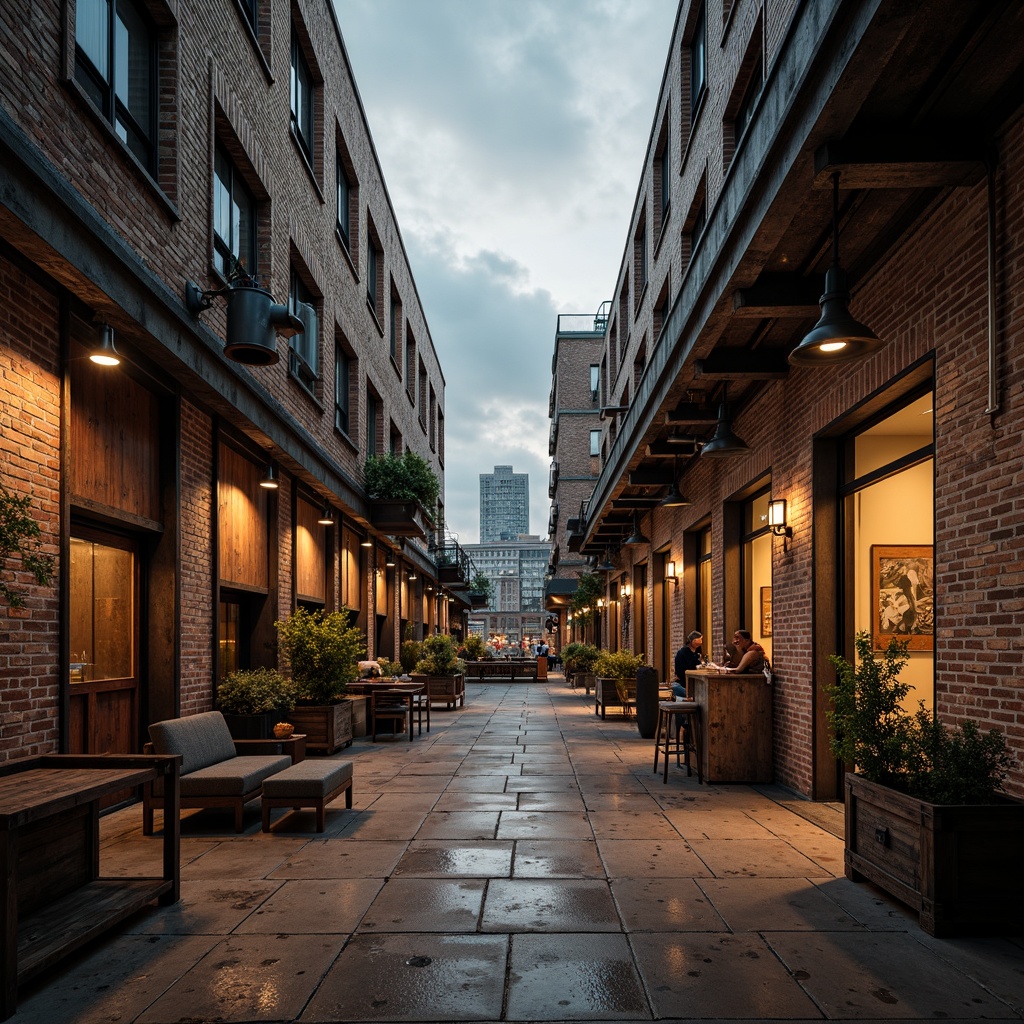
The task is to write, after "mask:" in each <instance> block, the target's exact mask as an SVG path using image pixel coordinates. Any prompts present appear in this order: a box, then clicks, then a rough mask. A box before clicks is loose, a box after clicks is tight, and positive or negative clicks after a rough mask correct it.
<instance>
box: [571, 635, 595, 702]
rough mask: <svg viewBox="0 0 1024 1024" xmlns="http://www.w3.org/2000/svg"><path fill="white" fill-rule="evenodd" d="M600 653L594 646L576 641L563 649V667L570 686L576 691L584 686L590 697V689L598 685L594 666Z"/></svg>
mask: <svg viewBox="0 0 1024 1024" xmlns="http://www.w3.org/2000/svg"><path fill="white" fill-rule="evenodd" d="M600 653H601V652H600V651H599V650H598V649H597V648H596V647H595V646H594V645H593V644H583V643H580V642H579V641H575V640H574V641H573V642H572V643H571V644H566V645H565V646H564V647H563V648H562V665H563V666H564V667H565V674H566V677H567V679H568V680H569V685H570V686H571V687H572V688H573V689H574V690H575V689H576V688H577V687H578V686H581V685H582V686H585V687H586V690H587V694H588V695H589V694H590V688H591V687H592V686H596V685H597V676H595V675H594V666H595V665H596V664H597V657H598V655H599V654H600Z"/></svg>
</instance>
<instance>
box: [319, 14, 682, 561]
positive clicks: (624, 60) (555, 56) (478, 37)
mask: <svg viewBox="0 0 1024 1024" xmlns="http://www.w3.org/2000/svg"><path fill="white" fill-rule="evenodd" d="M334 3H335V7H336V9H337V12H338V21H339V23H340V24H341V30H342V34H343V36H344V38H345V45H346V47H347V48H348V52H349V57H350V59H351V62H352V67H353V70H354V73H355V79H356V83H357V85H358V87H359V92H360V95H361V96H362V100H363V104H364V106H365V108H366V112H367V118H368V120H369V123H370V131H371V134H372V136H373V140H374V144H375V146H376V148H377V152H378V154H379V156H380V161H381V165H382V167H383V169H384V177H385V180H386V182H387V187H388V191H389V192H390V194H391V201H392V203H393V204H394V207H395V211H396V213H397V216H398V223H399V226H400V228H401V231H402V237H403V239H404V241H405V246H406V249H407V250H408V253H409V260H410V263H411V264H412V270H413V276H414V277H415V279H416V286H417V289H418V290H419V294H420V298H421V300H422V302H423V307H424V310H425V313H426V317H427V322H428V324H429V326H430V333H431V336H432V337H433V340H434V345H435V347H436V349H437V352H438V355H439V358H440V360H441V367H442V369H443V372H444V375H445V379H446V385H447V386H446V391H445V406H446V409H445V497H446V506H447V519H448V527H449V529H450V530H451V531H452V532H453V533H454V534H456V536H457V537H458V538H459V539H460V540H461V541H462V542H463V543H474V542H476V541H477V540H478V539H479V507H480V503H479V475H480V473H490V472H491V471H492V469H493V467H494V466H495V465H512V466H513V467H514V468H515V470H516V472H527V473H529V474H530V530H531V532H532V533H536V534H540V535H541V536H544V535H545V534H546V532H547V518H548V506H549V499H548V496H547V471H548V465H549V462H550V459H549V457H548V447H547V439H548V428H549V425H550V424H549V421H548V395H549V393H550V389H551V355H552V351H553V345H554V333H555V326H556V322H557V316H558V314H559V313H593V312H596V310H597V308H598V306H599V305H600V304H601V302H602V301H604V300H605V299H609V298H611V292H612V289H613V288H614V285H615V277H616V274H617V271H618V268H619V264H620V262H621V260H622V253H623V247H624V244H625V239H626V234H627V231H628V227H629V217H630V213H631V212H632V208H633V202H634V199H635V197H636V189H637V184H638V182H639V178H640V172H641V169H642V164H643V159H644V154H645V150H646V146H647V140H648V136H649V134H650V129H651V122H652V120H653V117H654V105H655V101H656V100H657V96H658V90H659V87H660V85H661V77H662V73H663V71H664V67H665V58H666V56H667V53H668V45H669V40H670V38H671V32H672V26H673V23H674V20H675V14H676V7H677V0H334Z"/></svg>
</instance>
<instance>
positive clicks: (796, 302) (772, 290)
mask: <svg viewBox="0 0 1024 1024" xmlns="http://www.w3.org/2000/svg"><path fill="white" fill-rule="evenodd" d="M824 287H825V284H824V280H823V279H822V278H820V277H798V276H797V275H795V274H762V275H761V276H760V277H759V278H758V279H757V281H755V282H754V284H752V285H751V286H750V287H749V288H737V289H736V291H734V292H733V296H732V309H733V316H735V317H742V318H743V319H751V320H763V319H766V318H778V317H787V318H793V319H803V318H806V317H809V316H814V317H816V316H817V315H818V312H819V308H818V306H819V300H820V297H821V293H822V291H823V290H824Z"/></svg>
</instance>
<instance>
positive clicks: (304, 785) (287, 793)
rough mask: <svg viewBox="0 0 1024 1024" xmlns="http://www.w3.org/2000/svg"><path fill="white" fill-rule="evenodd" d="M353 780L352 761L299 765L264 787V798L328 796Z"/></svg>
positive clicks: (310, 762)
mask: <svg viewBox="0 0 1024 1024" xmlns="http://www.w3.org/2000/svg"><path fill="white" fill-rule="evenodd" d="M351 778H352V762H351V761H319V760H318V761H299V763H298V764H293V765H292V766H291V768H287V769H285V770H284V771H283V772H281V773H280V774H278V775H275V776H273V778H270V779H267V780H266V781H265V782H264V783H263V795H264V796H274V797H283V798H288V797H313V798H314V799H315V798H317V797H323V796H326V795H327V794H328V793H330V792H331V791H332V790H335V789H337V788H338V787H339V786H343V785H344V784H345V783H346V782H348V781H349V779H351Z"/></svg>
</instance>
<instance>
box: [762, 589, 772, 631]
mask: <svg viewBox="0 0 1024 1024" xmlns="http://www.w3.org/2000/svg"><path fill="white" fill-rule="evenodd" d="M771 635H772V588H771V587H762V588H761V636H762V637H770V636H771Z"/></svg>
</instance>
